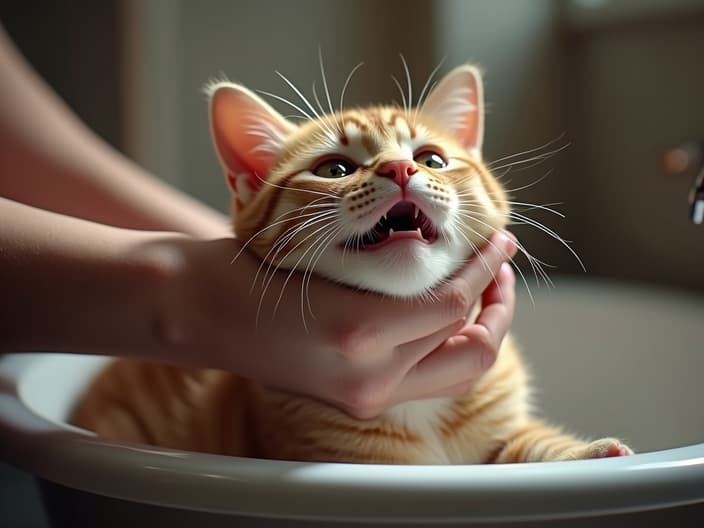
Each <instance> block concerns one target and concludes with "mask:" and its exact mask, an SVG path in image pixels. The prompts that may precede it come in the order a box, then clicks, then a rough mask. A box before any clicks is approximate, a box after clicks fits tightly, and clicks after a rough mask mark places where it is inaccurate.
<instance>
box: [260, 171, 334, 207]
mask: <svg viewBox="0 0 704 528" xmlns="http://www.w3.org/2000/svg"><path fill="white" fill-rule="evenodd" d="M256 177H257V178H258V179H259V181H260V182H261V183H262V184H264V185H268V186H269V187H274V188H276V189H282V190H284V191H297V192H305V193H308V194H315V195H320V196H327V197H328V198H333V199H335V200H337V201H338V202H339V201H341V198H340V197H339V196H337V195H335V194H332V193H327V192H321V191H313V190H311V189H301V188H296V187H288V186H285V185H278V184H276V183H272V182H270V181H268V180H266V179H264V178H262V177H261V176H259V175H258V174H257V175H256Z"/></svg>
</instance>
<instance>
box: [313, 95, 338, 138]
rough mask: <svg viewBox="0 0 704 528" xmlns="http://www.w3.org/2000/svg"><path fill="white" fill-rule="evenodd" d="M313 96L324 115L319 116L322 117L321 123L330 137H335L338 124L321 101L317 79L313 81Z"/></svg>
mask: <svg viewBox="0 0 704 528" xmlns="http://www.w3.org/2000/svg"><path fill="white" fill-rule="evenodd" d="M313 98H314V99H315V103H316V104H317V105H318V108H320V112H321V114H322V116H321V117H320V118H319V119H320V125H321V126H322V127H323V128H324V129H325V131H326V132H327V133H328V134H329V135H330V137H333V138H334V137H335V135H336V129H337V125H336V123H335V122H334V121H333V117H332V115H331V114H327V113H326V112H325V110H323V105H322V104H321V102H320V98H319V97H318V91H317V90H316V88H315V81H313Z"/></svg>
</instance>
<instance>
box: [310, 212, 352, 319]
mask: <svg viewBox="0 0 704 528" xmlns="http://www.w3.org/2000/svg"><path fill="white" fill-rule="evenodd" d="M343 230H344V226H342V225H339V226H338V227H337V229H336V230H334V231H332V232H331V233H330V235H328V236H327V240H322V241H321V242H319V243H318V249H317V250H316V251H315V252H313V254H312V255H311V258H310V259H309V260H308V264H307V265H306V269H305V270H304V272H303V282H302V283H301V315H303V300H304V296H305V301H306V304H307V306H308V313H310V315H311V317H312V318H313V319H315V318H316V317H315V313H313V306H312V304H311V301H310V281H311V279H312V277H313V273H314V271H315V266H316V265H317V264H318V261H319V260H320V259H321V257H322V256H323V255H324V254H325V251H326V250H327V249H328V247H330V244H332V243H333V242H334V241H335V240H336V239H337V236H338V235H339V234H340V233H341V232H342V231H343ZM316 253H317V256H316ZM313 259H315V260H313ZM306 276H307V277H306Z"/></svg>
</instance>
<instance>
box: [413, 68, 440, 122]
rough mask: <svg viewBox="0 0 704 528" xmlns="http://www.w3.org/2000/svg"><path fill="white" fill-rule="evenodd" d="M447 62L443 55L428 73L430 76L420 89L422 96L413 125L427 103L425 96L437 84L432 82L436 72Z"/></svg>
mask: <svg viewBox="0 0 704 528" xmlns="http://www.w3.org/2000/svg"><path fill="white" fill-rule="evenodd" d="M444 63H445V57H443V58H442V59H441V60H440V62H439V63H438V65H437V66H435V68H434V69H433V71H431V72H430V75H428V78H427V79H426V81H425V84H424V85H423V89H422V90H421V91H420V96H418V105H417V109H416V113H415V116H414V117H413V126H414V127H415V126H416V121H417V120H418V116H419V115H421V114H422V113H423V105H424V104H425V98H426V96H427V95H428V94H429V93H430V92H431V91H432V86H435V83H433V84H432V85H431V83H432V81H433V78H434V77H435V74H437V72H438V70H439V69H440V68H441V67H442V65H443V64H444Z"/></svg>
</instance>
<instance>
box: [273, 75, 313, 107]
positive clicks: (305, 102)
mask: <svg viewBox="0 0 704 528" xmlns="http://www.w3.org/2000/svg"><path fill="white" fill-rule="evenodd" d="M276 75H278V76H279V77H281V79H283V81H284V82H285V83H286V84H288V85H289V87H290V88H291V90H293V91H294V92H295V93H296V95H297V96H298V97H299V98H300V99H301V101H302V102H303V104H305V105H306V106H307V107H308V109H309V110H310V111H311V112H312V113H313V115H314V116H315V117H316V118H320V114H318V112H317V111H316V110H315V107H314V106H313V105H312V104H311V103H310V101H309V100H308V98H307V97H306V96H305V95H303V92H301V91H300V90H299V89H298V87H297V86H296V85H295V84H293V83H292V82H291V81H289V80H288V78H287V77H286V76H285V75H284V74H283V73H281V72H280V71H278V70H277V71H276Z"/></svg>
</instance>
